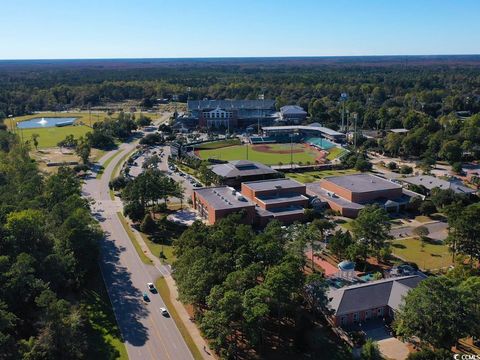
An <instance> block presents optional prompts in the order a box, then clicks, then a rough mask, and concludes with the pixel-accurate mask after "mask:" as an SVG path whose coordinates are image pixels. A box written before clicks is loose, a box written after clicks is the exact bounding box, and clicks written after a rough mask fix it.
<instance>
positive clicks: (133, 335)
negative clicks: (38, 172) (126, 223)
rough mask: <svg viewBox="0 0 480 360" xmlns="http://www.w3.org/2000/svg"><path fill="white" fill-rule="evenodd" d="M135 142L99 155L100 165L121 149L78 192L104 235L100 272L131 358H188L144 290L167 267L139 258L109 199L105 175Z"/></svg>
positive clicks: (155, 297)
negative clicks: (100, 173)
mask: <svg viewBox="0 0 480 360" xmlns="http://www.w3.org/2000/svg"><path fill="white" fill-rule="evenodd" d="M135 146H136V142H133V143H128V144H122V145H121V146H120V148H119V149H117V150H114V151H111V152H109V153H107V154H105V155H104V156H103V157H102V159H100V161H99V163H100V164H102V163H104V162H105V161H106V160H107V159H108V158H109V157H110V156H112V155H113V154H114V153H115V152H116V151H120V152H121V154H120V155H117V156H116V157H115V158H114V159H113V161H111V162H110V164H108V166H107V168H106V169H104V173H103V176H102V177H101V178H100V179H96V178H95V177H90V178H88V179H87V180H86V181H85V184H84V187H83V193H84V196H86V197H90V198H93V199H94V200H95V204H94V205H93V206H92V208H93V210H94V212H95V213H96V214H97V217H98V218H99V219H100V225H101V227H102V229H103V230H104V232H105V234H106V236H105V238H104V239H103V240H102V242H101V244H100V248H101V270H102V275H103V278H104V281H105V285H106V288H107V292H108V295H109V297H110V300H111V302H112V306H113V310H114V313H115V316H116V318H117V322H118V326H119V328H120V331H121V333H122V336H123V339H124V341H125V345H126V348H127V352H128V356H129V358H130V359H131V360H143V359H169V360H174V359H193V357H192V355H191V353H190V350H189V349H188V347H187V345H186V343H185V341H184V340H183V337H182V336H181V334H180V332H179V331H178V328H177V327H176V325H175V322H174V320H173V319H172V318H170V317H165V316H163V315H162V314H161V313H160V308H161V307H166V306H165V304H164V302H163V300H162V298H161V297H160V295H159V294H158V293H157V294H153V293H150V292H149V291H148V289H147V283H149V282H155V279H157V278H158V277H159V276H160V275H161V274H168V271H169V269H168V268H167V267H164V268H157V267H155V266H153V265H148V264H144V263H143V262H142V261H141V260H140V258H139V256H138V254H137V252H136V250H135V248H134V246H133V244H132V243H131V241H130V238H129V237H128V234H127V233H126V231H125V229H124V228H123V226H122V223H121V222H120V219H119V218H118V216H117V212H120V211H121V209H122V205H121V202H120V201H119V200H118V199H116V200H111V199H110V195H109V189H108V182H109V180H110V175H111V173H112V171H113V169H114V167H115V165H116V164H117V163H118V162H119V161H120V160H121V158H122V156H123V154H126V153H128V152H129V151H131V150H132V149H133V148H134V147H135ZM144 291H146V292H147V293H148V296H149V298H150V301H149V302H145V301H144V300H143V298H142V294H143V292H144Z"/></svg>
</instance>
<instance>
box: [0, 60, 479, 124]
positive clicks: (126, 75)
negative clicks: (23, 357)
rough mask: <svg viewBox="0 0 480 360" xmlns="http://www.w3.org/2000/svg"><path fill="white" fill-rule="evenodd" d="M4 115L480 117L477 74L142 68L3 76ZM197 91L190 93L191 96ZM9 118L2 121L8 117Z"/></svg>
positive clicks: (473, 70) (412, 69) (424, 69)
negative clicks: (223, 112) (131, 111)
mask: <svg viewBox="0 0 480 360" xmlns="http://www.w3.org/2000/svg"><path fill="white" fill-rule="evenodd" d="M0 83H2V88H1V89H0V115H1V114H3V116H6V115H8V114H13V115H22V114H25V113H28V112H31V111H35V110H61V109H66V108H70V107H87V106H89V105H91V106H94V105H99V104H103V103H105V102H108V101H123V100H126V99H137V100H147V101H146V102H145V104H147V105H148V104H152V103H153V102H152V101H151V100H154V99H157V98H171V97H172V95H174V94H176V95H178V96H179V99H180V101H185V100H186V99H187V97H190V98H191V99H202V98H205V97H207V98H220V99H221V98H233V99H254V98H257V97H258V95H259V94H262V93H264V94H265V96H266V97H267V98H274V99H276V100H277V106H279V107H280V106H282V105H284V104H287V103H297V104H299V105H301V106H303V107H304V108H306V109H308V111H309V113H310V114H311V116H312V120H318V121H321V122H323V123H325V124H329V125H331V126H338V123H339V120H340V113H341V105H340V104H339V102H338V100H339V97H340V94H341V93H342V92H346V93H348V95H349V98H348V100H347V102H346V104H345V105H346V109H347V110H348V111H349V112H350V113H351V112H357V113H358V114H359V122H360V123H359V126H360V127H361V128H394V127H399V125H400V124H401V122H402V119H403V117H404V116H405V114H406V113H407V111H408V110H421V111H423V112H425V113H426V114H427V115H429V116H433V117H437V116H439V115H441V114H448V113H450V112H452V111H471V112H472V113H477V112H479V111H480V98H479V95H480V94H479V93H478V88H479V85H480V74H479V72H478V67H476V66H461V65H455V66H446V65H433V64H432V65H425V66H408V67H405V66H400V65H392V66H382V65H381V64H380V65H378V66H375V65H371V66H359V65H355V64H353V65H350V66H342V67H338V66H334V65H318V64H317V65H316V64H311V65H309V66H300V65H295V62H292V63H291V64H285V65H283V66H279V65H274V64H269V63H265V64H258V65H257V66H249V67H245V66H240V65H222V66H220V65H215V64H212V65H210V66H201V67H200V66H195V65H193V64H185V65H177V66H171V67H157V68H156V67H150V68H142V67H141V66H139V67H138V68H134V67H128V68H111V67H105V68H104V69H101V68H93V67H92V68H89V67H86V68H75V67H72V68H69V67H65V66H62V67H57V68H56V67H52V68H49V69H48V71H47V70H46V69H43V70H41V69H37V68H35V67H33V68H25V69H22V70H18V69H17V70H16V71H13V70H11V69H9V70H8V71H7V70H6V69H4V70H2V69H0ZM188 88H190V91H187V89H188ZM0 117H1V116H0Z"/></svg>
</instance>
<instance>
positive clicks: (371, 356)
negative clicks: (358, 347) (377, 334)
mask: <svg viewBox="0 0 480 360" xmlns="http://www.w3.org/2000/svg"><path fill="white" fill-rule="evenodd" d="M360 358H361V359H362V360H381V359H382V356H381V355H380V350H379V349H378V345H377V343H376V342H375V341H373V340H372V339H368V340H367V341H366V342H365V344H364V345H363V346H362V352H361V354H360Z"/></svg>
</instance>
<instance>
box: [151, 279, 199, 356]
mask: <svg viewBox="0 0 480 360" xmlns="http://www.w3.org/2000/svg"><path fill="white" fill-rule="evenodd" d="M155 287H156V288H157V290H158V293H159V294H160V296H161V297H162V300H163V301H164V302H165V306H166V307H167V309H168V312H169V313H170V316H171V317H172V318H173V320H174V321H175V324H176V325H177V328H178V330H179V331H180V334H181V335H182V337H183V340H185V343H186V344H187V346H188V348H189V349H190V352H191V353H192V356H193V358H194V359H195V360H199V359H203V356H202V353H201V352H200V350H199V349H198V348H197V346H196V345H195V343H194V342H193V339H192V337H191V336H190V333H189V332H188V330H187V328H186V327H185V325H184V324H183V321H182V320H181V319H180V316H179V315H178V313H177V311H176V310H175V307H174V306H173V304H172V301H171V300H170V289H169V288H168V286H167V282H166V281H165V279H164V278H163V277H161V278H159V279H157V281H155Z"/></svg>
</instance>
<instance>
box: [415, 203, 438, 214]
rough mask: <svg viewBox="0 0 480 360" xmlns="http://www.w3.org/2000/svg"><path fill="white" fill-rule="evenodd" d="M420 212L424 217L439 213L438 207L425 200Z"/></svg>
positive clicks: (419, 209)
mask: <svg viewBox="0 0 480 360" xmlns="http://www.w3.org/2000/svg"><path fill="white" fill-rule="evenodd" d="M418 211H420V213H421V214H422V215H431V214H433V213H434V212H436V211H437V207H436V206H435V205H434V204H433V202H432V201H431V200H425V201H424V202H422V203H421V204H420V207H419V208H418Z"/></svg>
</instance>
